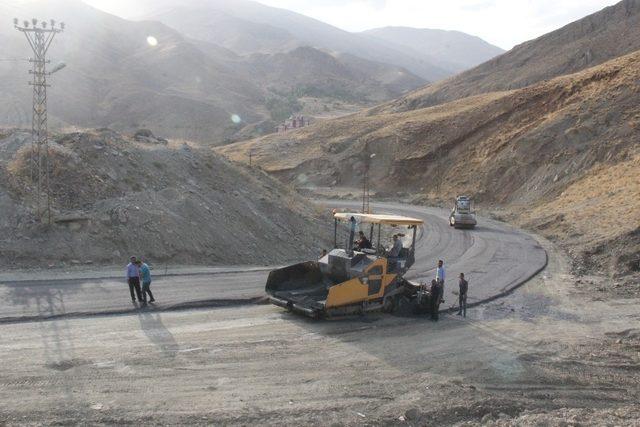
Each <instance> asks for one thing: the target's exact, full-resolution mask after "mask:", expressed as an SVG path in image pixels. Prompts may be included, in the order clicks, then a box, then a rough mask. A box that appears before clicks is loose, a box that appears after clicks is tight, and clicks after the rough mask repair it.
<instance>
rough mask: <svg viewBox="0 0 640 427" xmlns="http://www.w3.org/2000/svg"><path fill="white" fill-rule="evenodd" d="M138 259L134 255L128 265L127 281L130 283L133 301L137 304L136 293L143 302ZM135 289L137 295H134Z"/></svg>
mask: <svg viewBox="0 0 640 427" xmlns="http://www.w3.org/2000/svg"><path fill="white" fill-rule="evenodd" d="M137 262H138V260H137V259H136V257H134V256H132V257H131V259H130V262H129V264H128V265H127V282H128V283H129V292H131V301H132V302H133V303H134V304H135V302H136V295H137V296H138V301H140V302H142V292H141V291H140V269H139V268H138V264H137ZM134 290H135V295H134Z"/></svg>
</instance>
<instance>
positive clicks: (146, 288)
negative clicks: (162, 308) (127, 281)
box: [138, 261, 156, 304]
mask: <svg viewBox="0 0 640 427" xmlns="http://www.w3.org/2000/svg"><path fill="white" fill-rule="evenodd" d="M138 263H139V265H140V279H141V280H142V303H143V304H146V303H147V294H149V302H150V303H151V302H155V301H156V300H155V298H153V294H152V293H151V270H150V269H149V265H147V263H146V262H142V261H138Z"/></svg>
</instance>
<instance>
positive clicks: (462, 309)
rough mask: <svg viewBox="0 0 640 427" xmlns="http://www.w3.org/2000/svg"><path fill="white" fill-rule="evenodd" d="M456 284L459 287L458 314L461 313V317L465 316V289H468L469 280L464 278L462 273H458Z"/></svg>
mask: <svg viewBox="0 0 640 427" xmlns="http://www.w3.org/2000/svg"><path fill="white" fill-rule="evenodd" d="M458 286H459V287H460V292H459V294H458V302H459V304H460V310H458V316H460V315H462V317H467V291H469V282H467V280H465V278H464V273H460V280H459V281H458Z"/></svg>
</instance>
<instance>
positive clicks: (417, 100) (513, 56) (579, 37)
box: [379, 0, 640, 111]
mask: <svg viewBox="0 0 640 427" xmlns="http://www.w3.org/2000/svg"><path fill="white" fill-rule="evenodd" d="M638 49H640V0H623V1H621V2H620V3H617V4H616V5H614V6H610V7H607V8H605V9H603V10H602V11H600V12H597V13H594V14H592V15H589V16H587V17H585V18H583V19H580V20H578V21H575V22H573V23H571V24H568V25H566V26H564V27H562V28H560V29H558V30H556V31H553V32H551V33H548V34H545V35H543V36H541V37H538V38H537V39H534V40H530V41H528V42H525V43H523V44H521V45H518V46H516V47H515V48H513V49H511V50H510V51H509V52H507V53H505V54H503V55H500V56H498V57H495V58H493V59H491V60H489V61H487V62H485V63H484V64H481V65H479V66H477V67H476V68H473V69H471V70H468V71H465V72H463V73H461V74H458V75H456V76H454V77H451V78H449V79H446V80H442V81H440V82H437V83H434V84H432V85H429V86H426V87H425V88H423V89H420V90H417V91H415V92H412V93H411V94H409V95H407V96H406V97H404V98H401V99H399V100H396V101H393V102H391V103H389V104H388V105H384V106H382V107H380V108H379V110H384V111H406V110H411V109H416V108H424V107H428V106H433V105H437V104H440V103H443V102H449V101H453V100H455V99H461V98H464V97H467V96H471V95H477V94H481V93H488V92H494V91H501V90H510V89H517V88H521V87H525V86H528V85H531V84H533V83H537V82H540V81H542V80H545V79H551V78H554V77H557V76H560V75H565V74H570V73H575V72H577V71H580V70H583V69H586V68H588V67H592V66H594V65H598V64H602V63H604V62H606V61H608V60H610V59H614V58H617V57H619V56H622V55H625V54H628V53H631V52H633V51H636V50H638Z"/></svg>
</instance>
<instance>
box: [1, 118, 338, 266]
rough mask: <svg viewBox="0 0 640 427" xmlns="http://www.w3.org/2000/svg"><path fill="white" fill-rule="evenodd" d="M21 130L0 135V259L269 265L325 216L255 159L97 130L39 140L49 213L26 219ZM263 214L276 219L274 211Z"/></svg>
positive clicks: (300, 253)
mask: <svg viewBox="0 0 640 427" xmlns="http://www.w3.org/2000/svg"><path fill="white" fill-rule="evenodd" d="M29 141H30V134H29V133H26V132H23V131H5V133H3V134H0V177H2V180H1V181H0V182H1V183H0V218H1V220H0V233H2V236H3V238H2V240H1V241H0V253H1V256H0V264H1V265H2V266H3V267H5V268H6V267H9V266H14V265H30V266H32V267H33V266H36V265H44V266H47V265H48V264H53V265H58V264H59V263H67V264H68V263H85V262H87V261H91V262H94V263H122V262H124V261H126V259H127V258H128V256H129V255H131V254H139V255H144V256H146V257H148V258H149V259H150V260H152V261H153V262H158V263H159V262H163V263H164V262H166V263H171V264H178V263H180V264H206V265H215V264H255V265H259V264H269V265H272V264H274V263H283V262H285V261H291V260H299V259H308V258H309V257H313V256H316V255H317V253H318V252H319V250H320V248H321V247H325V239H326V238H327V236H329V235H330V233H328V232H327V233H325V232H324V228H323V227H324V226H325V225H326V224H327V223H328V222H327V221H326V219H324V220H322V221H321V220H319V219H318V218H319V217H318V213H317V212H315V211H314V210H313V208H311V207H309V206H308V204H307V203H305V202H304V201H302V199H300V198H298V197H297V196H296V195H294V194H292V193H291V192H290V191H289V190H287V189H286V188H285V187H284V186H283V185H282V184H280V183H279V182H277V181H275V180H274V179H271V178H270V177H268V176H267V175H266V174H264V173H262V172H260V171H257V170H256V169H251V168H245V167H242V166H240V167H239V166H237V165H233V164H230V163H229V162H228V161H226V160H224V159H221V158H220V157H219V156H216V155H214V154H213V153H211V151H210V150H208V149H204V148H199V147H198V146H197V145H193V144H187V143H178V142H169V143H168V142H167V141H164V140H161V139H157V138H155V137H153V136H152V135H151V134H150V133H148V132H140V133H139V134H138V135H137V137H136V138H130V137H125V136H121V135H119V134H117V133H115V132H113V131H110V130H106V129H102V130H96V131H90V132H86V133H71V134H64V135H60V136H57V137H56V138H55V142H54V143H52V146H51V151H50V153H51V156H52V159H53V160H52V170H53V173H52V177H53V178H52V193H53V195H54V198H53V206H54V212H55V214H54V220H55V223H54V225H53V226H52V227H50V228H49V227H45V226H41V225H38V224H37V223H36V222H34V212H33V206H34V204H33V203H34V199H33V197H32V195H33V185H32V183H31V180H30V178H29V166H28V164H29V163H28V156H29V144H30V143H29ZM274 218H278V220H277V221H274Z"/></svg>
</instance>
